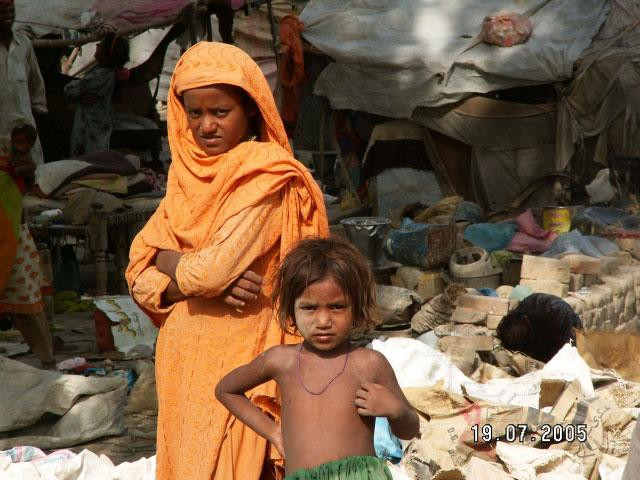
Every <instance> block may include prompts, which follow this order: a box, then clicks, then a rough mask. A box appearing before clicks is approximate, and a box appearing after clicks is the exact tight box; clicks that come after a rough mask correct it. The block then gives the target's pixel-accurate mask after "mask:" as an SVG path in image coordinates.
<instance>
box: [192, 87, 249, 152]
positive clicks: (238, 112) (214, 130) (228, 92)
mask: <svg viewBox="0 0 640 480" xmlns="http://www.w3.org/2000/svg"><path fill="white" fill-rule="evenodd" d="M182 99H183V102H184V109H185V111H186V113H187V122H188V124H189V129H190V130H191V133H192V134H193V138H194V139H195V141H196V143H197V144H198V146H199V147H200V148H202V150H204V152H205V153H206V154H207V155H210V156H215V155H220V154H221V153H225V152H228V151H229V150H231V149H232V148H233V147H235V146H236V145H238V144H239V143H240V142H242V141H244V140H246V139H247V138H248V137H249V133H250V128H251V116H253V115H256V114H257V112H256V111H253V112H251V111H248V108H247V105H246V102H245V99H244V97H243V95H242V94H241V93H240V92H238V90H237V89H235V88H233V87H230V86H228V85H211V86H208V87H202V88H193V89H190V90H185V91H184V93H183V94H182Z"/></svg>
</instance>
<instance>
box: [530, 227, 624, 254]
mask: <svg viewBox="0 0 640 480" xmlns="http://www.w3.org/2000/svg"><path fill="white" fill-rule="evenodd" d="M617 250H618V247H617V246H616V245H615V244H614V243H613V242H611V241H609V240H607V239H605V238H601V237H594V236H584V235H582V234H581V233H580V232H579V231H578V230H571V231H570V232H569V233H566V234H564V235H560V236H559V237H558V238H557V239H556V241H555V242H553V244H552V245H551V247H549V250H547V251H546V252H545V253H544V254H543V255H542V256H543V257H549V258H559V257H563V256H565V255H569V254H583V255H588V256H589V257H594V258H599V257H602V256H606V255H611V254H612V253H614V252H616V251H617Z"/></svg>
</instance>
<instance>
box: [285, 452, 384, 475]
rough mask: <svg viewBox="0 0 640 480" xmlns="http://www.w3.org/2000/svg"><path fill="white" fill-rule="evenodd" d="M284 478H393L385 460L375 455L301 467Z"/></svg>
mask: <svg viewBox="0 0 640 480" xmlns="http://www.w3.org/2000/svg"><path fill="white" fill-rule="evenodd" d="M284 480H393V479H392V477H391V472H389V469H388V468H387V465H386V462H385V461H384V460H382V459H380V458H377V457H346V458H342V459H340V460H335V461H333V462H329V463H323V464H322V465H318V466H317V467H313V468H301V469H300V470H296V471H295V472H293V473H292V474H291V475H287V476H286V477H285V479H284Z"/></svg>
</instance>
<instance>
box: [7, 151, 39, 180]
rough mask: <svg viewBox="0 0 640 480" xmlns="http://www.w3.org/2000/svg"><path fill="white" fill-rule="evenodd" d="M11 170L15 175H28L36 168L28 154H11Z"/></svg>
mask: <svg viewBox="0 0 640 480" xmlns="http://www.w3.org/2000/svg"><path fill="white" fill-rule="evenodd" d="M11 164H12V165H13V171H14V172H15V174H16V175H20V176H22V175H29V174H31V173H33V172H34V171H35V170H36V164H35V163H34V161H33V160H32V159H31V155H30V154H28V153H27V154H21V155H13V156H12V158H11Z"/></svg>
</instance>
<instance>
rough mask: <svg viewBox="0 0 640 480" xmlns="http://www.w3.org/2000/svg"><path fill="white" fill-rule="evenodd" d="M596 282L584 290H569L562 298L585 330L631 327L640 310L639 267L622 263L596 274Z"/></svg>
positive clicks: (617, 329) (634, 323)
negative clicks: (567, 294) (570, 291)
mask: <svg viewBox="0 0 640 480" xmlns="http://www.w3.org/2000/svg"><path fill="white" fill-rule="evenodd" d="M596 278H597V282H599V283H597V284H593V285H591V286H589V287H588V290H587V291H585V292H584V293H580V292H577V293H571V294H570V295H569V297H567V298H565V300H566V301H567V302H568V303H569V304H570V305H571V307H572V308H573V309H574V311H575V312H576V313H577V314H578V315H579V316H580V318H582V323H583V326H584V328H585V329H587V330H590V329H598V330H616V331H620V330H624V329H625V328H627V327H628V326H629V327H631V328H634V327H635V325H636V323H637V314H638V312H640V266H638V265H623V266H619V267H618V268H616V269H615V270H613V271H607V269H604V270H603V272H601V273H600V274H597V275H596Z"/></svg>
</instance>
